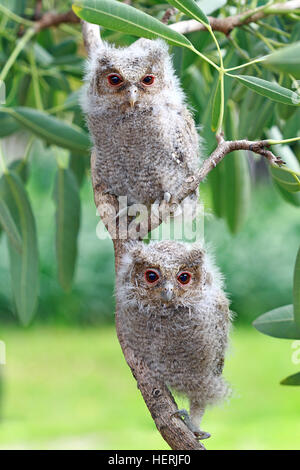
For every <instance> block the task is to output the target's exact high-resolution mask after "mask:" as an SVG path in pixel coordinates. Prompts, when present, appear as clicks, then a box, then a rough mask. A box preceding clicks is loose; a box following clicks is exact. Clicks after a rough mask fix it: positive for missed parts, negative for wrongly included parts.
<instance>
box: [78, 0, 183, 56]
mask: <svg viewBox="0 0 300 470" xmlns="http://www.w3.org/2000/svg"><path fill="white" fill-rule="evenodd" d="M73 10H74V12H75V14H76V15H77V16H79V18H81V19H83V20H85V21H87V22H89V23H95V24H99V25H101V26H104V27H105V28H108V29H112V30H114V31H120V32H122V33H126V34H132V35H134V36H140V37H145V38H148V39H154V38H157V37H160V38H162V39H165V40H166V41H168V42H169V43H171V44H174V45H176V46H184V47H188V48H191V47H192V45H191V43H190V41H189V40H188V39H187V38H186V37H185V36H183V35H182V34H180V33H177V32H176V31H173V30H172V29H171V28H169V27H168V26H166V25H165V24H163V23H161V22H160V21H159V20H157V19H156V18H152V16H150V15H147V14H146V13H144V12H142V11H140V10H137V9H136V8H134V7H132V6H130V5H126V4H125V3H121V2H117V1H115V0H76V1H75V4H74V5H73Z"/></svg>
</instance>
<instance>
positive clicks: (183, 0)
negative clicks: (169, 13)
mask: <svg viewBox="0 0 300 470" xmlns="http://www.w3.org/2000/svg"><path fill="white" fill-rule="evenodd" d="M168 3H170V5H172V6H173V7H175V8H178V10H180V11H182V13H184V14H185V15H187V16H190V17H191V18H194V19H195V20H197V21H199V22H200V23H202V24H204V25H209V21H208V18H207V16H206V15H205V14H204V13H203V11H202V10H201V8H200V7H199V5H198V4H197V3H196V2H194V0H168Z"/></svg>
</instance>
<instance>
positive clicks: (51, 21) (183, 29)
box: [34, 0, 300, 35]
mask: <svg viewBox="0 0 300 470" xmlns="http://www.w3.org/2000/svg"><path fill="white" fill-rule="evenodd" d="M126 3H128V2H126ZM298 9H300V0H290V1H288V2H285V3H276V4H274V5H272V6H269V7H266V8H265V9H261V10H259V11H257V10H248V11H245V12H243V13H239V14H238V15H233V16H227V17H225V18H215V17H214V16H208V20H209V22H210V25H211V27H212V29H213V30H214V31H220V32H222V33H224V34H226V35H228V34H229V33H230V32H231V31H232V30H233V29H234V28H237V27H241V26H244V25H247V24H249V23H256V22H258V21H259V20H261V19H263V18H265V17H267V16H270V15H283V14H286V13H292V12H294V11H295V10H298ZM170 12H171V9H168V10H167V11H166V15H167V18H165V16H164V22H166V20H168V19H169V14H170ZM79 22H80V20H79V18H78V17H77V16H76V15H75V13H74V12H73V10H69V11H67V12H66V13H54V12H47V13H45V14H44V15H43V16H42V18H41V19H40V20H39V21H36V22H35V25H34V28H35V30H36V31H37V32H38V31H41V30H42V29H45V28H50V27H52V26H59V25H60V24H61V23H79ZM169 28H171V29H173V30H175V31H177V32H179V33H181V34H187V33H191V32H193V31H205V30H206V28H205V26H203V25H202V24H201V23H199V22H198V21H196V20H187V21H180V22H179V23H174V24H171V25H169Z"/></svg>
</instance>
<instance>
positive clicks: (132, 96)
mask: <svg viewBox="0 0 300 470" xmlns="http://www.w3.org/2000/svg"><path fill="white" fill-rule="evenodd" d="M137 92H138V89H137V88H136V87H132V88H130V89H129V90H128V101H129V104H130V107H131V108H133V107H134V105H135V103H136V101H137Z"/></svg>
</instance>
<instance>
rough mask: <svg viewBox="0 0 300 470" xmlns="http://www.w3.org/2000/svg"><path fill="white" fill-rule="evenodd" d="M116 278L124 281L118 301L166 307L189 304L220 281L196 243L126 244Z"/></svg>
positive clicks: (218, 275) (217, 273) (197, 299)
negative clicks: (136, 300)
mask: <svg viewBox="0 0 300 470" xmlns="http://www.w3.org/2000/svg"><path fill="white" fill-rule="evenodd" d="M120 276H121V277H122V280H123V282H125V292H122V293H121V295H122V296H123V297H122V298H124V297H126V296H127V297H128V298H129V299H130V298H132V299H133V298H135V299H138V300H139V301H141V302H143V303H145V304H147V303H149V302H150V301H151V303H152V305H158V304H159V305H161V304H164V305H166V306H189V305H193V304H194V303H195V302H199V301H200V300H201V298H203V296H205V295H206V293H207V291H208V290H210V289H212V288H215V287H217V288H219V287H220V285H221V282H222V281H221V277H220V274H219V272H218V271H217V270H216V268H215V266H214V265H213V263H212V262H211V259H210V257H208V255H207V253H206V252H205V250H204V249H203V247H202V246H201V245H200V244H186V243H180V242H175V241H161V242H151V243H150V244H148V245H146V244H143V243H142V242H131V243H129V244H128V250H127V253H126V254H125V255H124V256H123V259H122V263H121V270H120ZM212 284H213V286H212Z"/></svg>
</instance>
